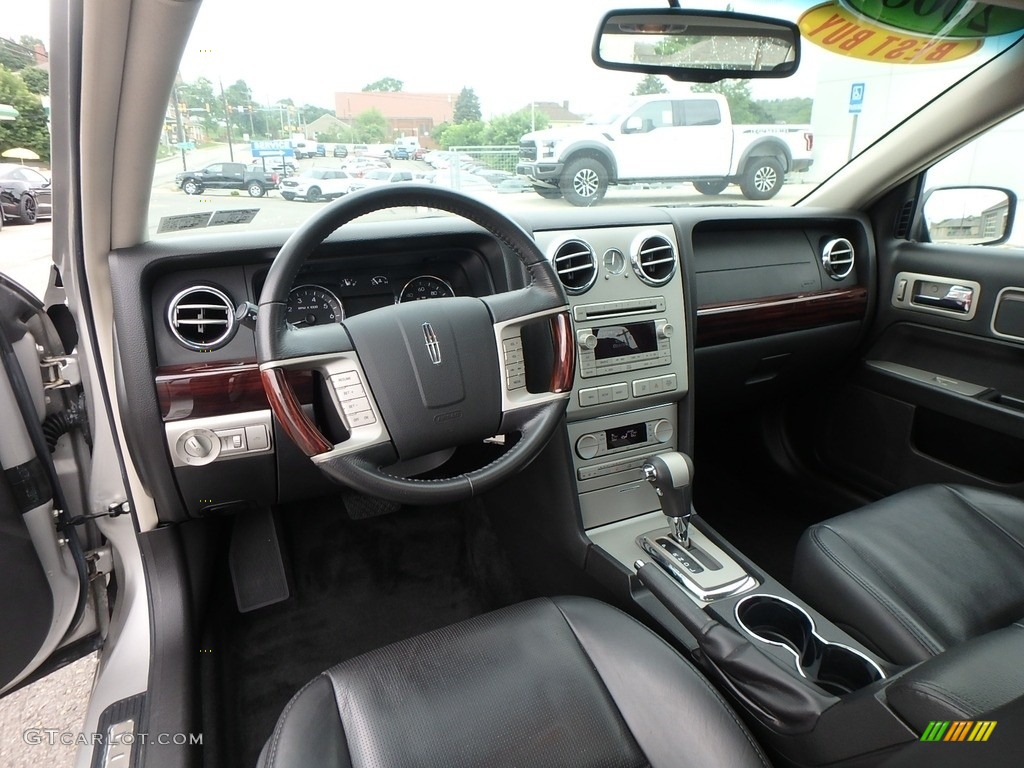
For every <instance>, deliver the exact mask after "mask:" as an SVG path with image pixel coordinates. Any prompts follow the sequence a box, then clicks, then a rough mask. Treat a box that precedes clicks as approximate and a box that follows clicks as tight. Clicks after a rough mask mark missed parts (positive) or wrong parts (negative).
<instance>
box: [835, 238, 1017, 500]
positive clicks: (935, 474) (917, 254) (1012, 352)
mask: <svg viewBox="0 0 1024 768" xmlns="http://www.w3.org/2000/svg"><path fill="white" fill-rule="evenodd" d="M880 251H881V255H880V259H879V287H878V293H879V302H878V307H879V311H878V317H877V319H876V322H875V325H874V333H873V335H872V340H871V342H870V343H869V344H868V345H866V347H865V350H864V352H863V355H862V360H861V363H860V365H859V366H858V368H857V370H856V373H855V374H854V376H853V377H852V378H851V379H850V380H849V381H847V382H846V383H845V384H844V385H843V386H842V387H841V389H840V390H839V391H838V392H831V393H830V394H829V399H830V400H832V404H831V405H830V406H829V407H827V408H826V409H825V417H824V419H823V428H822V429H821V430H820V432H819V434H818V435H817V436H816V438H815V441H816V453H817V455H818V456H819V457H820V459H821V463H822V465H823V466H825V467H828V468H829V471H830V472H832V473H835V474H837V475H838V476H841V477H842V478H843V479H844V480H845V481H847V482H848V483H849V484H851V485H854V486H856V487H859V488H860V489H862V490H864V491H866V492H867V493H868V495H871V496H882V495H888V494H891V493H894V492H896V491H899V490H902V489H904V488H908V487H911V486H914V485H920V484H923V483H931V482H956V483H966V484H971V485H976V486H983V487H988V488H994V489H999V490H1002V491H1004V492H1008V493H1012V494H1015V495H1018V496H1021V497H1024V339H1022V340H1020V341H1018V340H1016V339H1012V338H1007V337H1006V335H1005V333H1003V334H1000V332H998V331H997V330H996V328H997V327H1001V328H1002V329H1003V331H1006V330H1015V328H1016V326H1015V325H1014V323H1015V317H1016V312H1015V311H1016V309H1017V307H1016V306H1015V305H1014V304H1013V302H1014V301H1015V299H1014V298H1013V293H1012V292H1011V297H1010V298H1009V299H1008V298H1007V292H1006V289H1007V288H1008V287H1010V286H1016V285H1021V284H1022V282H1024V252H1022V251H1020V250H1018V249H1013V248H989V247H984V246H970V247H964V246H949V245H937V244H930V243H910V242H906V241H896V242H894V243H893V244H891V245H890V247H889V248H888V249H886V248H884V246H883V247H880ZM886 251H887V252H886ZM908 275H909V276H910V277H909V279H908ZM904 280H907V282H906V283H904V282H903V281H904ZM947 286H957V288H958V290H954V291H952V294H953V295H954V298H955V297H956V296H960V297H963V296H966V295H967V294H966V292H965V291H961V290H959V289H969V290H970V291H971V295H970V301H969V304H970V306H969V307H967V306H964V302H963V301H960V302H957V301H951V302H943V305H941V306H936V302H934V301H933V300H932V298H931V297H933V296H943V297H944V296H946V295H947V293H949V292H948V291H947ZM917 296H921V297H923V300H921V301H920V303H918V302H917V301H915V297H917ZM1007 301H1009V302H1010V304H1007V303H1006V302H1007ZM958 303H959V306H958ZM998 313H1002V314H1001V316H1002V318H1003V320H1002V321H1001V325H998V324H996V323H994V322H993V319H994V318H995V317H996V316H997V314H998Z"/></svg>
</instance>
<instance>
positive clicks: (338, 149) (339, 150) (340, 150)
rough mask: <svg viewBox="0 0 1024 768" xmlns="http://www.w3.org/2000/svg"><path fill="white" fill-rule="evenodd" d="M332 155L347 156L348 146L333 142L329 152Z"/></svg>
mask: <svg viewBox="0 0 1024 768" xmlns="http://www.w3.org/2000/svg"><path fill="white" fill-rule="evenodd" d="M331 154H332V155H334V157H342V158H344V157H348V147H346V146H345V145H344V144H335V145H334V150H333V151H332V152H331Z"/></svg>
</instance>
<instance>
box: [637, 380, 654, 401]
mask: <svg viewBox="0 0 1024 768" xmlns="http://www.w3.org/2000/svg"><path fill="white" fill-rule="evenodd" d="M649 394H651V380H650V379H637V380H636V381H634V382H633V397H644V396H646V395H649Z"/></svg>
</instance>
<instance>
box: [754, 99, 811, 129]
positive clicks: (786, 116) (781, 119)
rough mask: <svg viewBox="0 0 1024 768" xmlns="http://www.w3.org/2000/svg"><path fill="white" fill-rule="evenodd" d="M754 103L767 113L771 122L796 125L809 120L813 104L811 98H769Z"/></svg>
mask: <svg viewBox="0 0 1024 768" xmlns="http://www.w3.org/2000/svg"><path fill="white" fill-rule="evenodd" d="M756 103H757V104H758V105H759V106H760V107H761V108H762V109H763V110H764V111H765V112H767V113H768V115H769V117H770V118H771V122H772V123H784V124H786V125H796V124H800V123H809V122H811V107H812V106H813V105H814V100H813V99H808V98H791V99H771V100H759V101H757V102H756Z"/></svg>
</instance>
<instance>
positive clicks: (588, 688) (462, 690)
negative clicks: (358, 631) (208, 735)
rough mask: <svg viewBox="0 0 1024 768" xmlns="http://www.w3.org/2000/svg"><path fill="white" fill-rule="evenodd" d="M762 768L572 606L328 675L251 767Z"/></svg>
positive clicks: (686, 697)
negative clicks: (725, 767) (756, 767)
mask: <svg viewBox="0 0 1024 768" xmlns="http://www.w3.org/2000/svg"><path fill="white" fill-rule="evenodd" d="M767 764H768V763H767V760H766V759H765V757H764V755H763V753H762V752H761V750H760V748H759V747H758V746H757V744H756V743H755V742H754V740H753V738H752V737H751V735H750V733H749V732H748V731H747V729H746V728H745V727H744V726H743V724H742V723H741V722H740V721H739V720H738V718H737V717H736V715H735V714H734V713H733V711H732V710H731V709H730V708H729V707H728V706H727V705H726V704H725V702H723V701H722V699H721V698H720V697H719V696H718V694H717V693H716V692H715V691H714V689H712V688H711V686H710V685H709V684H708V682H707V681H706V680H705V679H704V678H703V677H702V676H701V675H700V674H699V673H698V672H697V670H696V669H695V668H694V667H692V666H691V665H690V664H689V662H687V661H685V660H684V659H683V658H682V657H681V656H679V654H677V653H676V652H675V651H674V650H673V649H672V648H671V647H669V646H668V645H667V644H666V643H665V642H664V641H662V640H661V639H660V638H659V637H657V636H656V635H654V634H653V633H652V632H650V631H648V630H647V629H646V628H645V627H643V626H642V625H640V624H639V623H637V622H636V621H634V620H633V619H632V618H630V617H628V616H626V615H625V614H623V613H621V612H620V611H618V610H616V609H614V608H611V607H609V606H607V605H604V604H603V603H599V602H596V601H593V600H589V599H585V598H574V597H567V598H557V599H553V600H547V599H544V600H534V601H531V602H527V603H521V604H518V605H514V606H511V607H509V608H505V609H503V610H500V611H496V612H494V613H490V614H486V615H483V616H478V617H476V618H473V619H470V620H468V621H464V622H461V623H459V624H455V625H453V626H450V627H446V628H444V629H439V630H436V631H434V632H430V633H427V634H425V635H421V636H419V637H414V638H411V639H409V640H405V641H402V642H399V643H395V644H394V645H390V646H387V647H385V648H381V649H379V650H376V651H372V652H370V653H367V654H364V655H362V656H359V657H357V658H355V659H352V660H350V661H346V662H343V663H341V664H338V665H337V666H335V667H333V668H331V669H329V670H327V671H326V672H324V673H323V674H321V675H320V676H319V677H317V678H315V679H314V680H313V681H312V682H311V683H309V684H308V685H307V686H306V687H305V688H303V689H302V690H301V691H300V692H299V693H298V694H296V695H295V697H294V698H293V699H292V701H291V702H290V703H289V704H288V706H287V707H286V708H285V710H284V713H283V714H282V715H281V718H280V720H279V721H278V724H277V727H276V728H275V730H274V734H273V736H272V737H271V739H270V740H269V741H268V742H267V745H266V746H265V747H264V749H263V753H262V754H261V755H260V766H262V767H263V768H271V767H272V768H280V767H283V766H294V768H341V767H342V766H354V765H357V766H396V767H397V766H402V767H404V766H417V767H418V766H440V765H444V766H488V768H491V767H494V766H499V767H500V766H594V767H595V768H596V767H597V766H608V767H609V768H611V767H613V766H622V767H623V768H625V767H626V766H648V765H652V766H713V765H728V766H748V765H767Z"/></svg>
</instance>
